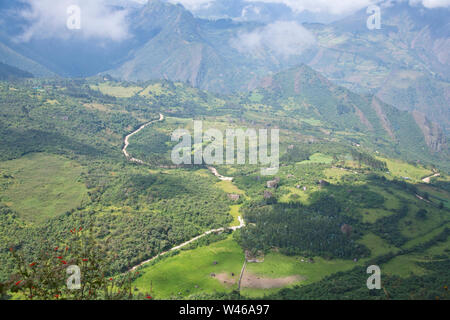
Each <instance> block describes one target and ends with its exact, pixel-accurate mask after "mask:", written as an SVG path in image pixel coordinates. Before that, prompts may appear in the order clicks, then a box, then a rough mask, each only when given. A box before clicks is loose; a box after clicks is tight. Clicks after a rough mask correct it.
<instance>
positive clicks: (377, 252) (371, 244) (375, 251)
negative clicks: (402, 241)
mask: <svg viewBox="0 0 450 320" xmlns="http://www.w3.org/2000/svg"><path fill="white" fill-rule="evenodd" d="M358 242H359V243H361V244H363V245H365V246H366V247H367V248H369V250H370V253H371V258H373V257H377V256H381V255H384V254H387V253H389V252H394V253H395V252H397V251H398V250H399V249H398V248H397V247H395V246H393V245H390V244H389V243H387V242H386V240H384V239H382V238H380V237H379V236H377V235H375V234H373V233H367V234H365V235H364V236H363V237H362V238H361V239H360V240H358Z"/></svg>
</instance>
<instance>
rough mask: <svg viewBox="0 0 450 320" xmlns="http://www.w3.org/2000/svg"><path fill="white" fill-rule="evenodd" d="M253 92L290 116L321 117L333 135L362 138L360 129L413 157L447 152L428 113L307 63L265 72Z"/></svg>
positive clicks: (377, 144) (373, 142) (377, 143)
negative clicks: (357, 89) (353, 86)
mask: <svg viewBox="0 0 450 320" xmlns="http://www.w3.org/2000/svg"><path fill="white" fill-rule="evenodd" d="M255 95H257V96H261V97H262V98H261V100H260V102H261V103H266V104H269V105H271V106H272V107H273V108H274V109H275V110H278V111H279V112H282V113H284V114H286V115H287V116H288V117H292V118H294V117H296V118H306V119H315V120H317V121H319V123H320V127H321V128H322V129H325V130H326V132H328V135H330V136H331V137H338V136H339V135H340V132H345V136H346V137H347V138H348V137H351V136H352V135H353V137H352V138H351V141H355V142H356V143H361V142H362V141H363V138H362V136H361V134H364V136H367V137H370V139H368V140H365V141H364V143H365V144H366V145H370V147H372V148H378V149H379V150H380V151H381V150H383V151H385V152H388V153H390V154H397V155H398V154H400V153H401V154H404V155H406V158H408V159H411V160H413V159H415V160H425V159H431V158H433V157H437V158H441V157H445V155H446V154H447V152H448V147H447V145H446V142H445V137H444V135H443V134H442V131H441V130H440V129H439V127H438V126H437V125H436V124H435V123H432V122H431V121H429V120H428V119H426V117H424V116H420V115H419V114H418V113H409V112H405V111H400V110H398V109H396V108H394V107H392V106H390V105H388V104H386V103H384V102H383V101H381V100H380V99H378V98H377V97H375V96H373V95H358V94H355V93H353V92H351V91H349V90H347V89H345V88H344V87H340V86H337V85H335V84H333V83H332V82H331V81H329V80H327V79H326V78H325V77H323V76H322V75H320V74H319V73H317V72H315V71H314V70H313V69H311V68H309V67H308V66H306V65H302V66H300V67H296V68H291V69H289V70H288V71H285V72H281V73H278V74H276V75H273V76H270V77H267V78H266V79H264V80H263V81H262V82H261V84H260V87H259V88H257V89H256V90H255V91H254V92H252V93H251V94H250V96H255ZM358 136H360V137H359V138H358ZM355 139H356V140H355Z"/></svg>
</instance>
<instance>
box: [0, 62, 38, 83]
mask: <svg viewBox="0 0 450 320" xmlns="http://www.w3.org/2000/svg"><path fill="white" fill-rule="evenodd" d="M20 78H33V75H32V74H31V73H29V72H26V71H23V70H20V69H18V68H15V67H12V66H10V65H7V64H4V63H1V62H0V80H13V79H20Z"/></svg>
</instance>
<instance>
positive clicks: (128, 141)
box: [122, 113, 164, 164]
mask: <svg viewBox="0 0 450 320" xmlns="http://www.w3.org/2000/svg"><path fill="white" fill-rule="evenodd" d="M163 120H164V115H163V114H162V113H160V114H159V120H153V121H150V122H147V123H145V124H143V125H142V126H140V127H139V129H137V130H136V131H133V132H132V133H130V134H129V135H127V136H126V137H125V140H124V142H123V144H124V147H123V149H122V152H123V154H124V155H125V157H126V158H127V159H128V161H131V162H135V163H140V164H144V161H142V160H139V159H136V158H133V157H132V156H130V155H129V154H128V152H127V148H128V146H129V145H130V138H131V137H132V136H134V135H135V134H138V133H139V132H141V131H142V130H143V129H145V128H146V127H148V126H149V125H151V124H152V123H155V122H160V121H163Z"/></svg>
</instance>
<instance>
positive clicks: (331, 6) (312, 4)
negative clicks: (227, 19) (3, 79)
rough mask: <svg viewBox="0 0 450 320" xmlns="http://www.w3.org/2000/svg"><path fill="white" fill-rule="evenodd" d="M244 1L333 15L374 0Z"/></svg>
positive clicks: (360, 6) (349, 11)
mask: <svg viewBox="0 0 450 320" xmlns="http://www.w3.org/2000/svg"><path fill="white" fill-rule="evenodd" d="M245 1H246V2H264V3H279V4H284V5H286V6H288V7H290V8H291V9H292V10H293V11H295V12H297V13H301V12H303V11H310V12H314V13H329V14H335V15H341V14H349V13H352V12H355V11H357V10H360V9H362V8H365V7H368V6H369V5H371V4H373V3H375V2H377V1H376V0H339V1H333V0H245Z"/></svg>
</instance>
